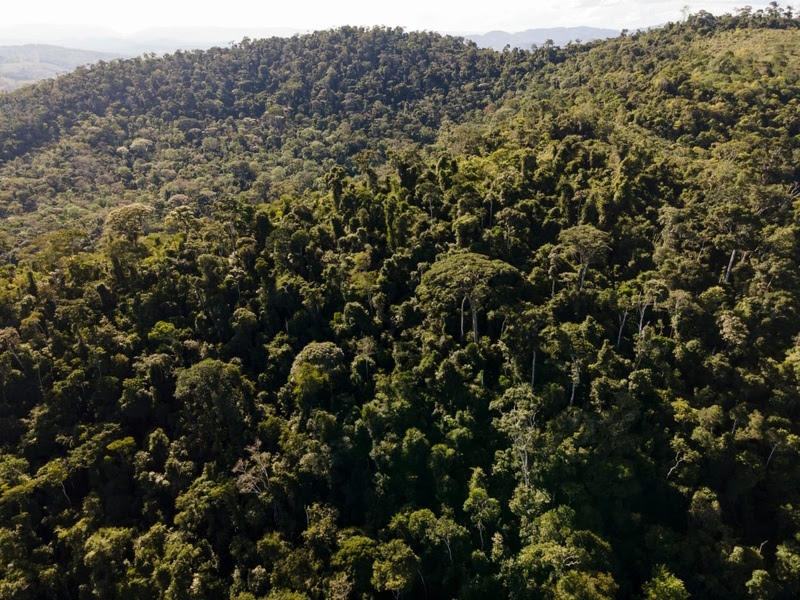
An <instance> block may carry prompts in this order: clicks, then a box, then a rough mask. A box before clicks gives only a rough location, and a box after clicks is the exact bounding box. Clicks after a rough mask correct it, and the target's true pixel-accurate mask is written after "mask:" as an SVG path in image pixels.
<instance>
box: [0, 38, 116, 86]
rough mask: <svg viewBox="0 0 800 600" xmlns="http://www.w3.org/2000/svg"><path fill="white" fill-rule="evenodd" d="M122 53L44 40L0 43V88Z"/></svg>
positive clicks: (18, 84) (52, 74)
mask: <svg viewBox="0 0 800 600" xmlns="http://www.w3.org/2000/svg"><path fill="white" fill-rule="evenodd" d="M122 56H123V55H121V54H114V53H111V52H94V51H90V50H76V49H73V48H63V47H61V46H51V45H46V44H25V45H22V46H0V91H9V90H14V89H17V88H18V87H21V86H23V85H26V84H29V83H35V82H36V81H39V80H41V79H46V78H48V77H54V76H56V75H60V74H63V73H67V72H69V71H72V70H73V69H75V68H76V67H79V66H81V65H86V64H89V63H94V62H97V61H100V60H113V59H115V58H122Z"/></svg>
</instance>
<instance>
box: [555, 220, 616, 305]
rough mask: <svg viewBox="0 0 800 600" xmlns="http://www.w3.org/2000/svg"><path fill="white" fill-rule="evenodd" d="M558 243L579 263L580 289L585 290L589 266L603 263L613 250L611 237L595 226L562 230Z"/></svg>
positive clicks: (579, 226)
mask: <svg viewBox="0 0 800 600" xmlns="http://www.w3.org/2000/svg"><path fill="white" fill-rule="evenodd" d="M558 242H559V244H560V246H561V249H562V251H563V252H564V253H565V254H566V255H567V257H569V258H571V259H573V260H577V261H578V267H579V268H578V289H579V290H583V282H584V279H585V278H586V272H587V271H588V270H589V266H590V265H592V264H595V263H602V262H603V261H604V260H605V257H606V255H607V254H608V252H609V251H610V250H611V236H610V235H609V234H608V233H606V232H605V231H601V230H599V229H597V228H596V227H595V226H594V225H575V226H574V227H570V228H569V229H564V230H562V231H561V232H560V233H559V234H558Z"/></svg>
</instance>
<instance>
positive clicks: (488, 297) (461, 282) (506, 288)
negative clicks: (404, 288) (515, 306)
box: [417, 252, 522, 343]
mask: <svg viewBox="0 0 800 600" xmlns="http://www.w3.org/2000/svg"><path fill="white" fill-rule="evenodd" d="M521 287H522V278H521V276H520V273H519V271H517V270H516V269H515V268H514V267H512V266H511V265H509V264H507V263H504V262H502V261H500V260H492V259H489V258H487V257H485V256H483V255H480V254H475V253H472V252H456V253H453V254H448V255H446V256H444V257H443V258H440V259H439V260H437V261H436V262H435V263H434V264H433V266H431V268H430V269H429V270H428V271H426V272H425V274H424V275H423V276H422V282H421V284H420V286H419V287H418V288H417V294H418V295H419V297H420V299H421V300H422V301H423V303H425V305H429V304H430V305H433V307H434V311H435V312H434V311H429V314H430V313H431V312H434V315H435V313H436V312H439V310H444V309H445V308H446V307H448V306H452V305H453V304H456V305H458V304H459V303H460V306H461V329H460V330H461V337H462V338H463V336H464V309H465V305H466V304H469V310H470V314H471V316H472V340H473V341H474V342H476V343H477V342H478V313H479V311H480V309H481V308H486V307H487V306H488V305H490V304H496V305H499V307H507V306H508V305H509V304H510V303H511V302H513V300H514V297H515V296H516V295H518V294H519V292H520V288H521ZM435 316H438V315H435Z"/></svg>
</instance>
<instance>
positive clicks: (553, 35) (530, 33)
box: [464, 27, 620, 50]
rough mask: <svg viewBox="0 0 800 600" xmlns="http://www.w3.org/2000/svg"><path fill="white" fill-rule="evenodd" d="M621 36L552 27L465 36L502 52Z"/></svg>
mask: <svg viewBox="0 0 800 600" xmlns="http://www.w3.org/2000/svg"><path fill="white" fill-rule="evenodd" d="M619 34H620V32H619V31H617V30H615V29H599V28H597V27H550V28H540V29H527V30H525V31H519V32H517V33H508V32H507V31H490V32H489V33H482V34H472V35H465V36H464V37H465V38H467V39H470V40H472V41H474V42H475V43H476V44H478V46H480V47H481V48H494V49H495V50H502V49H503V48H505V47H506V46H510V47H511V48H523V49H525V50H528V49H530V47H531V46H532V45H534V44H536V45H537V46H541V45H543V44H545V43H546V42H547V41H551V42H553V44H555V45H556V46H565V45H567V44H569V43H570V42H590V41H592V40H604V39H607V38H613V37H617V36H618V35H619Z"/></svg>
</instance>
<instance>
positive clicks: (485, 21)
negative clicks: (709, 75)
mask: <svg viewBox="0 0 800 600" xmlns="http://www.w3.org/2000/svg"><path fill="white" fill-rule="evenodd" d="M4 4H5V6H3V9H2V11H0V27H2V28H7V27H9V26H14V25H20V24H26V25H27V24H50V25H59V24H63V25H92V26H101V27H107V28H110V29H113V30H115V31H117V32H119V33H133V32H135V31H138V30H141V29H145V28H150V27H176V26H179V27H180V26H187V27H194V26H219V27H237V28H238V27H253V28H265V27H293V28H297V29H326V28H330V27H335V26H338V25H345V24H350V25H388V26H396V25H399V26H403V27H406V28H409V29H427V30H437V31H453V32H464V33H467V32H486V31H489V30H492V29H504V30H506V31H522V30H525V29H531V28H535V27H557V26H578V25H589V26H595V27H609V28H614V29H622V28H629V29H630V28H635V27H642V26H648V25H657V24H660V23H664V22H666V21H677V20H679V19H680V18H681V8H682V7H684V6H688V7H689V9H690V11H691V12H697V11H699V10H707V11H709V12H712V13H714V14H721V13H725V12H733V11H735V9H736V8H738V7H741V6H743V5H746V4H748V3H747V2H730V1H728V0H401V1H391V0H390V1H389V2H383V1H381V0H369V1H367V0H355V1H345V2H336V1H319V0H314V1H309V0H280V1H279V2H275V1H274V0H273V1H269V0H266V1H265V0H260V1H254V0H192V1H187V0H134V1H128V2H115V1H113V0H70V1H64V0H27V1H26V0H14V1H10V2H5V3H4ZM749 4H752V6H753V7H754V8H760V7H763V6H764V5H765V4H766V3H759V2H752V3H749ZM782 4H783V3H782Z"/></svg>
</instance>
